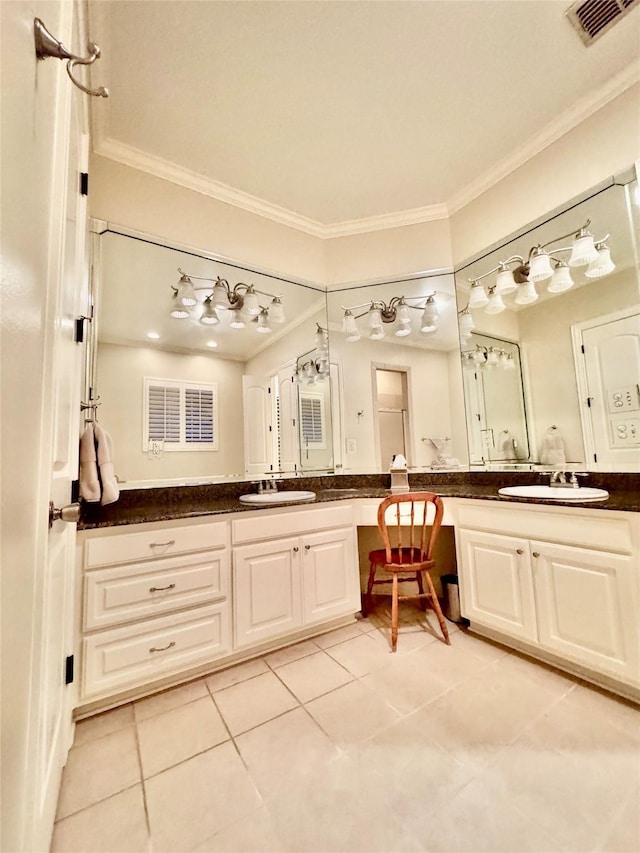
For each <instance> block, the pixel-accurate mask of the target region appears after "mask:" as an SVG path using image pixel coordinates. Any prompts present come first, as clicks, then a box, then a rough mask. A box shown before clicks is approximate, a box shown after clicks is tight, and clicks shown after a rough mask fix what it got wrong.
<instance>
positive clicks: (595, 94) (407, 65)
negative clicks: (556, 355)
mask: <svg viewBox="0 0 640 853" xmlns="http://www.w3.org/2000/svg"><path fill="white" fill-rule="evenodd" d="M568 6H569V3H568V2H565V0H455V2H454V0H418V2H405V0H393V2H386V0H380V2H369V0H359V1H358V2H351V0H343V2H330V0H311V2H307V0H293V2H290V0H279V2H271V0H262V2H257V0H250V1H249V2H238V0H230V2H229V0H195V2H194V0H164V1H163V2H160V1H159V0H152V2H149V0H142V2H141V1H140V0H117V2H114V0H92V2H90V7H89V8H90V32H91V38H92V39H93V40H95V41H96V42H97V43H98V44H99V45H100V47H101V49H102V58H101V59H100V60H99V62H98V63H96V65H95V66H94V68H93V69H92V74H93V77H92V80H93V85H98V84H103V83H104V84H106V85H108V87H109V90H110V93H111V94H110V97H109V98H108V99H107V100H103V99H93V104H92V108H93V123H94V147H95V149H96V151H97V152H98V153H103V154H105V155H106V156H110V157H113V158H114V159H116V160H120V161H121V162H126V163H129V164H132V165H133V164H135V165H138V166H139V167H141V168H144V169H146V170H147V171H151V172H155V173H157V174H163V175H165V176H167V175H170V176H172V178H173V179H175V180H177V182H178V183H181V182H182V183H186V184H188V185H191V186H194V185H195V186H200V187H201V189H202V190H203V191H205V192H209V193H210V194H211V195H213V196H217V197H219V198H222V199H223V200H226V201H230V202H231V203H235V204H239V205H240V206H243V207H249V208H250V209H257V210H258V211H260V212H262V213H264V214H265V215H268V216H271V217H272V218H276V219H278V218H281V219H283V221H285V220H286V221H289V223H290V224H293V225H294V226H296V227H300V228H302V229H303V230H308V231H310V232H312V233H313V230H314V228H315V229H316V231H317V232H318V233H321V234H322V233H323V232H322V229H325V235H328V232H326V229H327V228H330V227H331V226H336V225H337V224H338V223H353V221H354V220H355V221H362V220H367V221H373V220H374V219H376V218H378V219H380V218H384V217H393V216H395V217H398V216H400V217H402V216H403V215H404V216H405V217H408V219H407V220H406V221H411V215H413V216H414V217H416V218H417V219H420V218H422V219H428V218H435V217H437V216H443V215H446V214H447V212H450V211H451V210H452V209H455V208H456V206H459V205H460V204H461V202H462V200H463V199H464V198H466V197H468V196H469V190H470V188H471V187H473V186H474V185H477V184H478V181H479V180H481V181H482V182H484V185H486V184H487V182H490V179H491V175H498V174H504V172H505V168H508V167H507V166H506V164H507V163H510V164H512V167H513V166H514V165H518V162H521V161H522V160H523V159H524V157H525V156H526V152H529V154H530V153H531V143H532V140H535V139H538V142H539V145H540V146H541V145H544V140H545V139H546V140H547V142H548V141H551V140H552V139H553V138H554V133H555V134H556V136H557V132H556V131H557V129H558V128H564V129H565V130H566V129H568V128H567V124H569V125H570V123H571V121H572V120H575V121H576V122H577V121H578V120H580V119H581V118H584V117H585V116H586V115H588V114H589V113H590V111H591V110H593V109H595V107H596V106H597V105H601V104H602V103H603V102H604V101H605V100H606V98H607V97H611V96H613V95H615V94H617V93H618V92H619V91H622V90H623V89H624V88H625V87H626V86H627V85H629V84H630V82H631V80H632V79H637V64H636V63H637V60H638V57H639V56H640V26H639V24H640V10H639V9H638V8H636V9H634V10H633V11H631V12H630V13H629V15H628V16H627V17H626V18H624V19H623V20H622V21H621V22H620V23H619V25H617V26H615V27H613V28H612V29H611V30H610V31H609V32H607V33H605V34H604V35H603V36H602V38H600V39H599V40H597V41H596V42H595V43H594V44H592V45H591V46H590V47H588V48H585V47H584V46H583V44H582V42H581V41H580V39H579V37H578V35H577V33H576V32H575V31H574V30H573V28H572V27H571V25H570V24H569V23H568V21H567V20H566V18H565V11H566V9H567V8H568ZM519 157H520V158H521V159H520V161H519V159H518V158H519ZM408 212H412V213H408Z"/></svg>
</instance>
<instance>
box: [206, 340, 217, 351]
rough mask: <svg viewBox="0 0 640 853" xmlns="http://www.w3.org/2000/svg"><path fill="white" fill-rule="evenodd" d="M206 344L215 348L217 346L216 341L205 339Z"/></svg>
mask: <svg viewBox="0 0 640 853" xmlns="http://www.w3.org/2000/svg"><path fill="white" fill-rule="evenodd" d="M207 346H208V347H211V349H215V348H216V347H217V346H218V341H207Z"/></svg>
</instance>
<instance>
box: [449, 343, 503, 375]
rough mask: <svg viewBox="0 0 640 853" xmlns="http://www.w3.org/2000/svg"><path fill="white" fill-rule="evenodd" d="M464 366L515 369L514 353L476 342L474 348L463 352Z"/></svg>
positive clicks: (467, 368)
mask: <svg viewBox="0 0 640 853" xmlns="http://www.w3.org/2000/svg"><path fill="white" fill-rule="evenodd" d="M461 355H462V366H463V368H464V369H465V370H477V369H480V370H494V369H496V368H501V369H503V370H515V369H516V362H515V359H514V357H513V353H510V352H508V351H507V350H504V349H498V348H497V347H485V346H481V345H480V344H476V348H475V349H473V350H467V351H466V352H462V354H461Z"/></svg>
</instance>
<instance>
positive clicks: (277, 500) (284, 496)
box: [239, 491, 316, 506]
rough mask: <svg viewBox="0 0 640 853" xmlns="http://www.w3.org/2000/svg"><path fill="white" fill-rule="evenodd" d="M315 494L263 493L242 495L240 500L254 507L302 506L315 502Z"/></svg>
mask: <svg viewBox="0 0 640 853" xmlns="http://www.w3.org/2000/svg"><path fill="white" fill-rule="evenodd" d="M315 497H316V493H315V492H294V491H289V492H287V491H284V492H261V493H253V494H249V495H240V498H239V500H241V501H242V503H243V504H253V505H254V506H269V505H271V504H300V503H306V502H307V501H313V500H315Z"/></svg>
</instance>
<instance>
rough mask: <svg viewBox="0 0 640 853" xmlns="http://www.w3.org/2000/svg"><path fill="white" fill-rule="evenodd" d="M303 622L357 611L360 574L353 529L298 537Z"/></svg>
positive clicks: (326, 618)
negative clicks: (299, 539) (300, 546)
mask: <svg viewBox="0 0 640 853" xmlns="http://www.w3.org/2000/svg"><path fill="white" fill-rule="evenodd" d="M302 589H303V601H304V604H303V613H304V623H305V625H310V624H314V623H315V622H324V621H326V620H328V619H333V618H334V617H336V616H344V615H346V614H349V613H355V612H356V611H358V610H360V606H361V605H360V573H359V568H358V552H357V548H356V543H355V533H354V531H353V529H350V528H346V529H338V530H327V531H323V532H322V533H313V534H310V535H308V536H304V537H303V538H302Z"/></svg>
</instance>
